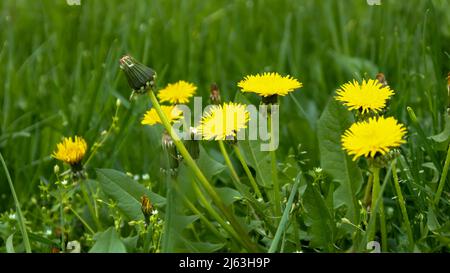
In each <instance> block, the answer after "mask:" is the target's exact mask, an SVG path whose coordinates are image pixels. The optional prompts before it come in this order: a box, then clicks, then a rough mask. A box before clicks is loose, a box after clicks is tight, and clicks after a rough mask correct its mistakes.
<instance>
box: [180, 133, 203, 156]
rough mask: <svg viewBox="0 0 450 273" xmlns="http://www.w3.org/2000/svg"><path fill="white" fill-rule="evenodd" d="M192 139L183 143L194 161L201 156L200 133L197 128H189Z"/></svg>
mask: <svg viewBox="0 0 450 273" xmlns="http://www.w3.org/2000/svg"><path fill="white" fill-rule="evenodd" d="M189 134H190V139H187V140H184V141H183V143H184V145H185V146H186V149H187V150H188V152H189V154H190V155H191V156H192V158H193V159H198V158H199V156H200V146H199V141H198V139H199V138H198V132H197V128H195V127H190V128H189Z"/></svg>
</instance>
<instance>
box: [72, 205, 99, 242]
mask: <svg viewBox="0 0 450 273" xmlns="http://www.w3.org/2000/svg"><path fill="white" fill-rule="evenodd" d="M69 209H70V211H71V212H72V213H73V214H74V215H75V216H76V217H77V218H78V220H80V222H81V223H83V225H84V226H85V227H86V228H87V229H88V230H89V232H90V233H91V234H92V235H94V234H95V231H94V230H93V229H92V228H91V226H89V224H88V223H87V222H86V221H85V220H84V219H83V218H82V217H81V216H80V215H79V214H78V213H77V212H76V211H75V210H74V209H73V208H72V207H69Z"/></svg>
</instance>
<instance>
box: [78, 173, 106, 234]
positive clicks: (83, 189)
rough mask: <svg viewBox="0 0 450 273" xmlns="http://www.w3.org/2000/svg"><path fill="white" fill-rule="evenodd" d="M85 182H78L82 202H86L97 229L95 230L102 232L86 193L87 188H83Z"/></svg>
mask: <svg viewBox="0 0 450 273" xmlns="http://www.w3.org/2000/svg"><path fill="white" fill-rule="evenodd" d="M85 182H86V181H84V180H83V181H80V190H81V194H82V195H83V198H84V201H85V202H86V205H87V207H88V210H89V213H90V214H91V217H92V219H93V220H94V223H95V226H96V227H97V230H102V229H103V227H102V224H101V223H100V221H99V220H98V217H97V215H96V214H95V210H94V207H93V206H92V202H91V199H90V198H89V194H88V192H87V188H86V187H85V185H84V183H85Z"/></svg>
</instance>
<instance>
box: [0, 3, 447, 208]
mask: <svg viewBox="0 0 450 273" xmlns="http://www.w3.org/2000/svg"><path fill="white" fill-rule="evenodd" d="M449 7H450V4H449V2H447V1H444V0H442V1H436V0H434V1H393V0H391V1H382V5H381V6H369V5H368V4H367V3H366V1H363V0H358V1H337V0H333V1H314V0H306V1H288V0H281V1H275V0H273V1H272V0H261V1H251V0H246V1H243V0H235V1H229V0H226V1H225V0H224V1H220V0H215V1H203V0H183V1H175V0H166V1H163V0H160V1H157V0H155V1H135V0H130V1H119V0H108V1H106V0H98V1H83V0H82V1H81V5H80V6H69V5H67V4H66V2H65V1H55V0H37V1H24V0H4V1H1V2H0V64H1V65H0V109H1V111H0V113H1V116H0V150H1V152H2V153H3V155H4V157H5V159H6V163H7V165H8V168H9V170H10V172H11V175H12V179H13V181H14V183H15V187H16V191H17V193H18V196H19V199H20V201H21V203H23V206H25V207H27V206H28V205H30V204H29V200H30V198H31V197H32V196H33V195H35V194H37V192H38V189H37V186H38V184H39V183H40V181H46V180H47V179H49V178H50V177H51V176H52V173H53V165H54V164H55V162H54V160H53V159H52V158H51V156H50V155H51V153H52V151H53V150H54V148H55V145H56V143H57V142H58V141H59V140H60V138H61V137H62V136H71V135H75V134H77V135H82V136H85V138H86V139H87V141H88V143H90V144H92V143H93V142H94V141H95V140H96V139H97V138H98V136H99V135H100V134H101V132H102V131H103V130H105V129H107V128H108V126H109V124H110V123H111V118H112V116H113V114H114V109H115V102H116V99H120V100H121V101H122V104H123V105H124V107H123V108H122V109H121V110H120V113H119V116H120V121H119V127H120V130H119V131H118V132H116V133H115V134H113V135H112V137H110V138H109V139H108V141H107V142H106V144H105V145H104V147H102V149H101V150H100V152H99V153H98V154H97V155H96V157H95V158H94V160H93V161H92V163H91V164H90V165H91V166H92V167H102V168H109V167H111V168H116V169H119V170H123V171H127V172H131V173H137V174H143V173H149V174H150V178H151V179H153V178H154V177H156V175H155V174H156V173H158V172H159V164H160V160H159V157H157V156H155V155H156V154H157V153H158V150H159V149H160V148H159V146H160V144H159V143H160V139H159V134H156V133H152V131H161V128H153V127H152V128H149V127H146V128H143V127H142V126H141V125H140V119H141V117H142V114H143V112H144V111H145V110H146V109H148V107H149V105H150V104H149V101H148V100H145V99H144V100H139V101H137V102H133V103H130V102H129V101H128V96H129V94H130V89H129V87H128V86H127V83H126V80H125V79H124V77H123V75H121V73H120V70H119V65H118V60H119V58H120V57H121V56H122V55H124V54H131V55H132V56H134V57H135V58H136V59H138V60H140V61H142V62H143V63H145V64H147V65H148V66H150V67H152V68H154V69H155V70H156V71H157V72H158V80H157V82H158V86H160V87H162V86H164V85H165V84H167V83H169V82H173V81H176V80H179V79H184V80H188V81H191V82H194V83H196V84H197V85H198V87H199V88H198V95H200V96H202V97H203V99H204V100H203V101H204V104H206V103H207V99H208V96H209V86H210V84H211V83H213V82H216V83H218V85H219V87H220V90H221V92H222V97H223V98H224V99H225V100H231V99H233V98H234V96H235V93H236V92H237V91H238V88H237V85H236V84H237V82H238V81H239V80H241V79H242V78H243V76H244V75H247V74H251V73H258V72H263V71H277V72H280V73H282V74H290V75H292V76H295V77H296V78H298V79H300V80H301V81H302V82H303V84H304V87H303V88H302V89H300V91H297V92H295V93H294V94H293V97H294V98H293V99H290V98H284V99H283V100H282V101H281V104H282V106H281V116H280V134H281V135H280V148H279V149H278V151H277V153H278V155H279V157H280V158H283V157H285V156H286V154H287V152H288V150H289V149H290V148H293V147H294V148H295V147H297V145H298V144H302V146H301V148H302V149H303V150H305V151H306V152H307V153H306V155H305V159H308V160H305V167H306V168H309V167H314V166H318V165H319V148H318V147H317V146H318V144H317V143H318V141H317V134H316V123H317V120H318V118H319V116H320V114H321V112H322V110H323V108H324V107H325V105H326V103H327V102H328V100H329V99H330V98H331V96H332V95H333V93H334V91H335V90H336V88H337V87H338V86H339V85H340V84H342V83H344V82H346V81H349V80H351V79H353V78H356V79H361V78H364V77H374V76H375V74H376V73H377V72H383V73H384V74H385V75H386V77H387V80H388V82H389V84H390V86H391V87H392V88H393V89H394V90H395V91H396V95H395V98H394V99H393V100H392V103H391V105H390V111H391V113H392V114H394V115H395V116H397V117H398V118H399V119H400V121H402V122H404V123H405V124H410V121H409V118H408V114H407V111H406V106H411V107H412V108H413V109H414V111H415V113H416V115H417V117H418V118H419V121H420V124H421V126H422V127H423V130H424V131H425V132H426V134H427V135H432V134H435V133H438V132H439V131H441V130H442V128H443V125H444V124H443V120H442V115H441V114H442V113H443V112H444V110H445V106H446V105H447V95H446V89H445V76H446V74H447V72H448V71H450V13H449V12H448V11H449ZM249 98H250V99H251V100H252V101H254V102H255V103H258V102H257V98H256V97H252V96H250V97H249ZM410 140H411V141H409V144H407V145H408V146H407V149H408V150H411V151H413V155H414V156H415V159H416V162H414V164H416V171H415V173H417V175H420V170H421V169H422V166H421V164H422V163H423V162H425V161H426V159H424V158H421V157H424V154H423V152H421V150H422V147H421V146H422V144H421V142H420V139H418V138H417V137H416V136H415V135H414V133H412V135H411V138H410ZM436 153H439V155H440V157H442V158H443V157H444V152H440V151H437V152H436ZM0 181H1V182H2V183H0V198H1V199H0V211H4V210H7V209H10V208H12V207H13V200H12V198H11V195H10V191H9V188H8V186H7V183H6V177H5V174H4V173H3V172H0Z"/></svg>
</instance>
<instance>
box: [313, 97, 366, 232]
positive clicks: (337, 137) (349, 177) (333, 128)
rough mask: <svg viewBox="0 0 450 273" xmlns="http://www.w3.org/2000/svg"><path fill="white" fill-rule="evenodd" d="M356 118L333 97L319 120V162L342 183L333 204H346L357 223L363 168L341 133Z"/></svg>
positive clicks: (348, 216) (350, 217) (349, 214)
mask: <svg viewBox="0 0 450 273" xmlns="http://www.w3.org/2000/svg"><path fill="white" fill-rule="evenodd" d="M352 122H353V118H352V115H351V113H350V112H349V111H347V109H345V108H344V107H343V106H342V105H341V104H339V103H338V102H337V101H336V100H335V99H334V98H332V99H331V100H330V102H329V103H328V105H327V107H326V108H325V110H324V112H323V114H322V116H321V117H320V119H319V122H318V138H319V149H320V163H321V166H322V168H323V169H324V170H325V171H326V172H327V173H328V174H329V175H331V177H332V178H333V180H334V181H336V182H337V183H338V184H339V186H338V188H337V189H336V191H335V193H334V207H335V208H338V207H340V206H342V205H345V206H346V207H347V213H346V217H347V218H348V219H351V220H352V221H353V222H354V223H358V222H359V221H358V219H359V205H358V200H357V197H356V194H357V193H358V191H359V189H360V187H361V184H362V181H363V178H362V174H361V171H360V170H359V168H358V166H357V165H356V163H355V162H353V161H352V159H351V158H350V157H349V156H348V155H347V154H346V153H345V152H344V150H343V149H342V146H341V136H342V134H343V133H344V131H345V130H346V129H347V128H349V127H350V125H351V124H352Z"/></svg>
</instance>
